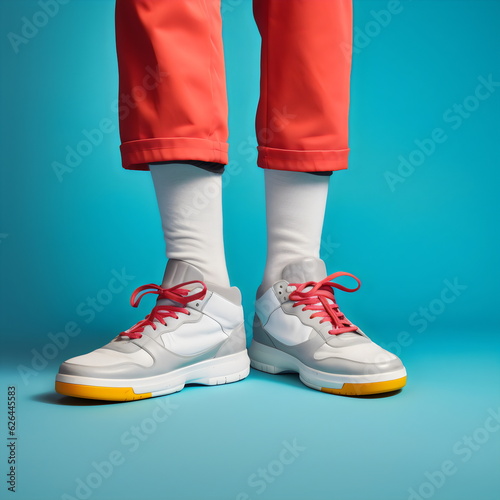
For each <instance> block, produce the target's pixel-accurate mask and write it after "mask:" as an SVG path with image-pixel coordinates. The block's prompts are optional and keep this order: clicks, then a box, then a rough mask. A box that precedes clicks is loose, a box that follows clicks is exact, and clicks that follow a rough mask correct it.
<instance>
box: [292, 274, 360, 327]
mask: <svg viewBox="0 0 500 500" xmlns="http://www.w3.org/2000/svg"><path fill="white" fill-rule="evenodd" d="M339 276H350V277H351V278H354V279H355V280H356V281H357V283H358V286H357V287H356V288H347V287H345V286H343V285H340V284H339V283H333V280H334V279H335V278H338V277H339ZM289 286H294V287H296V290H294V291H293V292H291V293H290V295H289V298H290V300H293V301H295V304H294V305H293V307H300V306H304V307H303V308H302V310H303V311H315V312H314V313H313V314H311V316H310V317H311V319H312V318H321V321H320V323H324V322H325V321H328V322H330V323H331V324H332V328H331V329H330V330H329V331H328V333H330V334H331V335H339V334H340V333H346V332H354V331H356V330H357V329H358V327H357V326H356V325H353V324H351V323H350V321H349V320H348V319H347V318H346V317H345V316H344V315H343V314H342V312H341V311H340V309H339V306H338V305H337V301H336V300H335V295H334V293H333V289H334V288H336V289H337V290H342V291H344V292H355V291H356V290H359V287H360V286H361V281H360V280H359V279H358V278H356V276H354V275H353V274H350V273H343V272H338V273H333V274H330V275H329V276H327V277H326V278H324V279H322V280H321V281H318V282H316V281H308V282H307V283H290V285H289ZM309 287H310V288H309ZM306 288H309V290H305V289H306Z"/></svg>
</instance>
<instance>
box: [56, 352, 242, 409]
mask: <svg viewBox="0 0 500 500" xmlns="http://www.w3.org/2000/svg"><path fill="white" fill-rule="evenodd" d="M249 372H250V359H249V358H248V355H247V353H246V351H242V352H239V353H236V354H231V355H229V356H223V357H220V358H214V359H209V360H206V361H201V362H199V363H195V364H192V365H190V366H186V367H184V368H179V369H178V370H174V371H172V372H169V373H165V374H163V375H156V376H153V377H144V378H140V379H102V378H91V377H81V376H76V375H65V374H61V373H59V374H57V377H56V386H55V389H56V392H58V393H59V394H62V395H64V396H72V397H76V398H85V399H97V400H104V401H134V400H137V399H147V398H153V397H156V396H164V395H166V394H172V393H174V392H179V391H180V390H182V389H183V388H184V386H185V385H186V384H201V385H222V384H229V383H232V382H238V381H239V380H242V379H244V378H245V377H247V376H248V374H249Z"/></svg>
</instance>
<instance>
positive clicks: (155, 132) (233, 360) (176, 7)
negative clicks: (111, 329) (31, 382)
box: [56, 0, 249, 401]
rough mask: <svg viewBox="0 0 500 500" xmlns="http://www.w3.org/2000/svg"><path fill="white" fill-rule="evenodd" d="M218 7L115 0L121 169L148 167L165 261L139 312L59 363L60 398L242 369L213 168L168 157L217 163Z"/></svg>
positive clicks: (221, 108)
mask: <svg viewBox="0 0 500 500" xmlns="http://www.w3.org/2000/svg"><path fill="white" fill-rule="evenodd" d="M219 9H220V3H219V0H167V1H159V0H118V2H117V17H116V20H117V29H116V32H117V42H118V58H119V66H120V130H121V136H122V140H123V144H122V156H123V165H124V167H126V168H132V169H139V170H141V169H143V170H145V169H151V172H152V176H153V181H154V186H155V190H156V194H157V198H158V203H159V207H160V214H161V217H162V223H163V229H164V234H165V240H166V243H167V256H168V257H169V261H168V264H167V268H166V270H165V274H164V277H163V280H162V283H161V285H160V286H158V285H156V284H150V285H144V286H142V287H139V288H138V289H137V290H136V291H135V292H134V293H133V294H132V298H131V304H132V305H133V306H134V307H137V306H138V304H139V302H140V301H141V299H142V298H143V297H144V295H146V294H149V293H151V294H153V295H156V296H157V301H156V305H155V306H154V307H153V309H152V311H151V313H150V314H148V316H146V318H145V319H144V320H142V321H139V322H138V323H137V324H135V325H134V326H132V327H131V328H129V329H127V330H125V331H123V332H121V333H120V334H119V335H118V336H116V337H115V338H114V339H113V340H112V341H111V342H109V343H108V344H106V345H105V346H104V347H102V348H99V349H96V350H94V351H92V352H90V353H88V354H85V355H83V356H77V357H76V358H72V359H70V360H68V361H66V362H65V363H63V364H62V365H61V367H60V369H59V373H58V375H57V378H56V390H57V391H58V392H59V393H61V394H65V395H69V396H76V397H82V398H91V399H104V400H115V401H128V400H132V399H144V398H149V397H153V396H161V395H164V394H170V393H172V392H176V391H179V390H181V389H182V388H183V387H184V385H185V384H187V383H197V384H205V385H217V384H225V383H228V382H236V381H238V380H241V379H243V378H245V377H246V376H247V375H248V373H249V359H248V355H247V351H246V336H245V328H244V321H243V310H242V307H241V294H240V292H239V290H238V289H237V288H235V287H229V280H228V277H227V271H226V265H225V258H224V247H223V240H222V206H221V178H220V175H221V174H220V173H214V172H209V171H207V170H204V169H201V168H197V167H195V166H191V165H186V164H185V163H184V164H183V163H181V162H180V161H181V160H187V161H188V162H193V163H194V164H197V163H198V162H197V161H196V160H200V161H203V162H204V163H205V167H206V166H207V164H208V163H209V162H216V163H221V164H224V163H226V162H227V142H226V140H227V125H226V122H227V117H226V113H227V105H226V99H225V85H224V67H223V58H222V38H221V32H220V12H219ZM156 162H160V164H158V163H156ZM172 162H174V163H172ZM152 163H155V165H152ZM207 188H208V191H209V193H210V196H204V197H203V194H204V193H206V192H207V190H206V189H207ZM200 194H201V200H200V196H199V195H200ZM200 202H201V205H200ZM144 252H145V256H146V255H147V254H146V252H147V246H146V245H145V248H144Z"/></svg>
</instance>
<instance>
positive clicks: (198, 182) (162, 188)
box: [150, 163, 229, 286]
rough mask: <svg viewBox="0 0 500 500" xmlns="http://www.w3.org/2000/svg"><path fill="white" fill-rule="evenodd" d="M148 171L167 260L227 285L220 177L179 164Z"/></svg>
mask: <svg viewBox="0 0 500 500" xmlns="http://www.w3.org/2000/svg"><path fill="white" fill-rule="evenodd" d="M150 170H151V176H152V178H153V183H154V187H155V191H156V198H157V200H158V207H159V209H160V215H161V220H162V226H163V234H164V237H165V243H166V250H167V257H168V258H169V259H179V260H183V261H184V262H187V263H189V264H191V265H193V266H195V267H197V268H198V269H199V270H200V271H201V272H202V273H203V276H204V279H205V280H206V281H209V282H211V283H214V284H217V285H220V286H229V277H228V274H227V268H226V257H225V254H224V240H223V231H222V180H221V174H216V173H213V172H209V171H207V170H203V169H201V168H198V167H195V166H193V165H189V164H179V163H170V164H163V165H150Z"/></svg>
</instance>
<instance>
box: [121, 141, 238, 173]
mask: <svg viewBox="0 0 500 500" xmlns="http://www.w3.org/2000/svg"><path fill="white" fill-rule="evenodd" d="M228 150H229V145H228V143H227V142H219V141H213V140H210V139H201V138H192V137H172V138H160V139H158V138H154V139H140V140H137V141H128V142H124V143H123V144H122V145H121V146H120V151H121V155H122V164H123V167H124V168H126V169H129V170H149V163H157V162H164V161H171V160H179V159H186V160H187V159H189V160H203V161H207V162H215V163H222V164H224V165H227V163H228Z"/></svg>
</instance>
